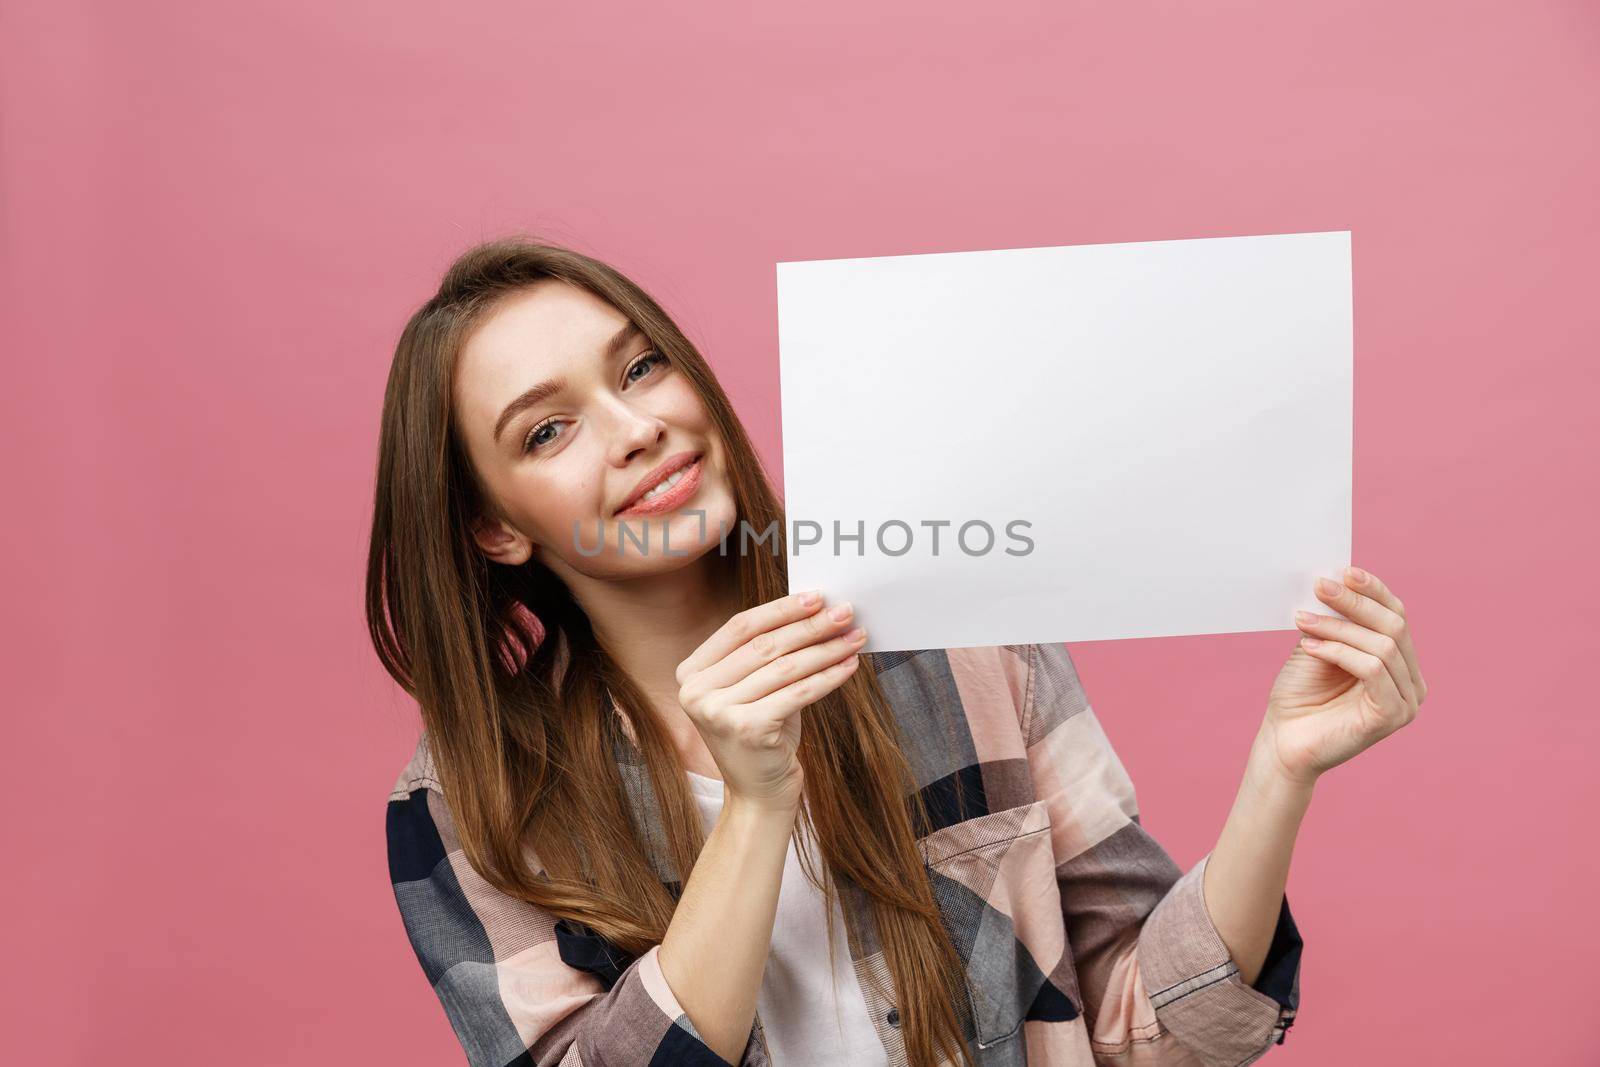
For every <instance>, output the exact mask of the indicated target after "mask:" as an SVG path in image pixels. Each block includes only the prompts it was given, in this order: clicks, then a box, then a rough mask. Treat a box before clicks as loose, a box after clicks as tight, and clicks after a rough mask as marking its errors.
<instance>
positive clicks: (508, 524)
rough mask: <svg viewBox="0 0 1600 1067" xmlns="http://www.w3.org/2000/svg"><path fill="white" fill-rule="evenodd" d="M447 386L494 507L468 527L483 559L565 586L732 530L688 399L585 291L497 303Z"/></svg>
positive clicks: (721, 465) (653, 569) (549, 283)
mask: <svg viewBox="0 0 1600 1067" xmlns="http://www.w3.org/2000/svg"><path fill="white" fill-rule="evenodd" d="M454 390H455V391H454V403H455V416H456V420H457V424H458V427H459V432H460V433H461V435H462V437H463V439H464V442H465V445H466V450H467V454H468V456H469V458H470V459H471V461H472V464H473V466H474V467H475V468H476V470H477V472H478V477H479V478H480V479H481V480H482V482H483V484H484V485H485V487H486V488H487V490H488V492H489V494H490V496H491V498H492V500H493V502H494V506H495V507H496V508H497V509H498V511H499V514H497V515H494V516H491V517H488V518H486V519H484V520H482V521H480V523H479V524H478V526H477V528H476V529H475V531H474V533H475V536H476V537H477V541H478V545H479V547H480V548H481V549H482V550H483V552H484V553H485V554H486V555H488V556H489V557H490V558H491V559H494V560H496V561H498V562H501V563H506V564H511V565H517V564H521V563H524V562H526V561H527V559H528V558H529V556H530V555H533V556H536V557H537V558H538V559H539V560H540V562H542V563H544V564H546V565H547V566H549V567H550V568H551V570H553V571H555V573H556V574H557V576H559V577H561V578H562V579H563V580H565V581H567V582H568V584H569V586H570V585H571V582H572V578H573V577H574V575H583V576H586V577H589V578H600V579H619V578H630V577H638V576H642V575H647V574H654V573H660V572H662V571H667V570H673V569H676V568H678V567H682V566H684V565H686V564H688V563H690V562H692V561H693V560H694V559H696V558H698V557H700V556H702V555H704V553H705V552H706V551H707V550H708V549H710V548H713V547H715V546H716V545H717V542H718V539H719V537H721V536H722V533H723V532H724V531H725V530H726V531H732V530H733V528H734V521H735V509H734V502H733V494H732V493H731V491H730V490H729V488H728V479H727V467H726V463H725V460H726V453H725V451H724V448H723V445H722V441H721V438H720V435H719V434H718V433H717V431H716V428H715V426H714V425H713V424H712V423H711V420H710V418H709V417H708V415H707V413H706V410H705V406H704V405H703V404H702V403H701V402H700V397H699V395H698V394H697V393H696V392H695V391H694V389H693V387H692V386H691V385H690V383H689V381H688V380H687V379H686V378H685V377H684V376H683V375H682V374H681V373H679V371H678V369H677V368H676V367H674V366H673V365H672V364H670V363H669V362H668V361H667V358H666V356H665V355H664V354H662V353H660V352H658V351H656V349H654V348H653V347H652V346H651V344H650V342H649V340H648V339H647V338H646V337H645V336H644V335H643V334H641V333H639V332H638V330H637V329H636V328H635V327H634V326H633V324H632V323H631V322H630V321H629V320H628V318H627V317H626V316H625V315H623V314H622V313H621V312H620V311H618V310H617V309H616V308H614V307H612V306H611V305H610V304H608V303H606V302H605V301H604V300H602V299H601V298H599V297H597V296H595V295H594V294H592V293H590V292H588V291H587V290H584V289H580V288H578V287H577V286H573V285H568V284H566V283H565V282H561V281H557V280H554V279H545V280H543V281H540V282H538V283H536V284H534V285H532V286H530V287H529V288H527V289H525V290H522V291H520V292H518V293H515V294H513V295H511V296H508V297H506V298H504V300H503V301H502V302H501V303H500V304H499V305H498V306H497V308H496V310H495V311H493V312H492V313H491V315H490V317H489V318H488V319H487V320H486V321H485V322H484V323H483V324H482V325H481V326H480V327H479V328H478V329H477V330H475V331H474V332H473V334H472V336H471V337H470V338H469V339H468V341H467V344H466V346H465V347H464V349H463V350H462V353H461V359H460V361H459V363H458V365H457V369H456V379H455V384H454ZM691 457H697V458H695V460H694V462H693V463H691V464H690V465H688V466H685V467H682V468H681V470H680V471H679V473H678V475H677V476H678V478H679V482H678V484H676V485H675V486H670V487H669V488H668V489H667V490H666V491H665V492H663V493H661V494H659V497H658V498H657V499H654V500H651V499H642V500H641V499H639V497H640V495H641V494H643V493H645V492H647V491H649V490H651V489H653V488H654V487H655V486H656V485H657V484H658V483H659V482H660V481H661V480H662V477H663V476H662V475H657V474H654V473H653V472H655V471H657V470H658V469H659V468H660V467H661V466H662V464H664V463H665V464H668V466H669V467H678V466H679V464H680V463H681V461H682V460H684V459H687V458H691ZM630 501H631V502H632V503H630ZM624 505H627V508H626V509H624ZM700 511H704V512H705V514H704V516H703V517H702V516H701V515H699V514H698V512H700ZM691 512H692V513H691ZM624 525H626V526H627V528H628V530H629V533H630V536H629V537H628V538H627V539H623V538H622V537H621V532H622V527H623V526H624ZM575 526H576V528H577V529H576V532H574V527H575ZM664 538H665V540H663V539H664ZM619 545H620V550H619ZM641 546H644V547H641ZM597 548H598V549H599V551H596V549H597Z"/></svg>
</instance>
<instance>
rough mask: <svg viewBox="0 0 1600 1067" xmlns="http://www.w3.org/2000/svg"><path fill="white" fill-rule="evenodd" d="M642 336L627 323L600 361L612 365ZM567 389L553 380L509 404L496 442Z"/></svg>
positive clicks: (560, 380)
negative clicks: (537, 407)
mask: <svg viewBox="0 0 1600 1067" xmlns="http://www.w3.org/2000/svg"><path fill="white" fill-rule="evenodd" d="M642 336H644V331H643V330H641V329H639V327H638V326H636V325H634V324H633V323H632V322H628V323H625V324H624V325H623V327H622V329H620V330H618V331H617V332H616V333H615V334H613V335H612V336H611V340H609V341H607V342H606V343H605V347H604V348H603V349H602V350H601V352H600V361H601V362H602V363H610V362H611V361H612V360H613V359H615V358H616V357H617V354H618V353H620V352H621V351H622V350H623V349H625V348H627V347H628V343H629V342H630V341H632V340H633V339H634V338H635V337H642ZM566 388H567V380H566V379H565V378H551V379H549V380H547V381H542V382H540V383H539V384H538V385H536V386H534V387H533V388H531V389H529V390H527V391H526V392H524V393H523V394H522V395H521V396H519V397H517V398H516V399H515V400H513V401H512V402H511V403H509V404H507V405H506V407H505V410H504V411H502V412H501V413H500V418H499V419H498V420H496V421H495V424H494V439H495V441H497V442H498V441H499V440H500V435H501V434H502V433H503V432H505V428H506V427H507V426H509V425H510V424H511V420H512V419H514V418H516V417H517V416H518V415H520V414H522V413H523V412H524V411H526V410H528V409H529V408H531V407H533V406H534V405H535V404H542V403H544V402H545V401H546V400H549V399H550V398H551V397H553V396H557V395H559V394H560V393H561V392H562V391H563V390H565V389H566Z"/></svg>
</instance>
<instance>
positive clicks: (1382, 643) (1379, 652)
mask: <svg viewBox="0 0 1600 1067" xmlns="http://www.w3.org/2000/svg"><path fill="white" fill-rule="evenodd" d="M1294 623H1295V625H1296V626H1298V627H1299V628H1300V629H1302V630H1304V631H1305V632H1306V633H1307V634H1309V635H1311V636H1312V637H1321V638H1326V639H1328V640H1332V641H1342V642H1344V643H1345V644H1347V645H1349V646H1351V647H1352V648H1359V649H1360V650H1361V651H1363V652H1369V653H1371V654H1372V655H1374V656H1377V657H1378V658H1379V659H1381V660H1383V665H1384V666H1385V667H1386V668H1387V669H1388V671H1389V677H1390V678H1392V679H1394V685H1395V688H1396V689H1397V690H1399V691H1400V695H1401V697H1403V698H1404V699H1405V702H1406V703H1407V704H1411V705H1415V704H1416V703H1417V691H1416V687H1415V686H1414V684H1413V683H1412V681H1411V670H1410V668H1409V667H1407V666H1406V661H1405V658H1404V657H1403V656H1401V655H1400V646H1399V644H1397V643H1396V642H1395V639H1394V638H1392V637H1390V636H1389V635H1388V634H1380V633H1379V632H1378V631H1376V630H1370V629H1368V628H1367V627H1365V626H1360V625H1358V624H1356V623H1353V622H1350V621H1349V620H1348V619H1335V618H1333V617H1332V616H1329V615H1317V614H1314V613H1312V612H1309V611H1300V612H1296V613H1295V619H1294Z"/></svg>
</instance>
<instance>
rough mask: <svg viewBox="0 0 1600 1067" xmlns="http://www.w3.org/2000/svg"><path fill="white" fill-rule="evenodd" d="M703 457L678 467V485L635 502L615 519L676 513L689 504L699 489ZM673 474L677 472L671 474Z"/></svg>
mask: <svg viewBox="0 0 1600 1067" xmlns="http://www.w3.org/2000/svg"><path fill="white" fill-rule="evenodd" d="M704 459H705V457H704V456H702V457H701V458H700V459H697V460H695V461H694V462H693V463H691V464H689V465H688V466H687V467H680V468H678V470H680V471H682V472H683V477H681V478H679V479H678V484H677V485H674V486H673V487H672V488H670V489H668V490H667V491H666V492H665V493H662V494H661V495H660V496H654V497H651V498H650V499H649V500H636V501H634V502H633V504H632V505H630V506H629V507H626V508H624V509H622V510H621V511H619V512H617V515H616V517H617V518H619V519H620V518H623V517H625V516H628V515H660V514H661V513H662V512H666V511H676V510H677V509H678V508H680V507H682V506H683V505H684V504H686V503H688V502H689V498H690V497H692V496H694V492H695V490H696V489H699V488H700V464H701V463H702V462H703V461H704ZM673 473H674V474H676V473H677V471H674V472H673Z"/></svg>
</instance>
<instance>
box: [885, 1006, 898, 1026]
mask: <svg viewBox="0 0 1600 1067" xmlns="http://www.w3.org/2000/svg"><path fill="white" fill-rule="evenodd" d="M887 1018H888V1020H889V1025H890V1026H899V1025H900V1009H899V1008H890V1009H889V1014H888V1016H887Z"/></svg>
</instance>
